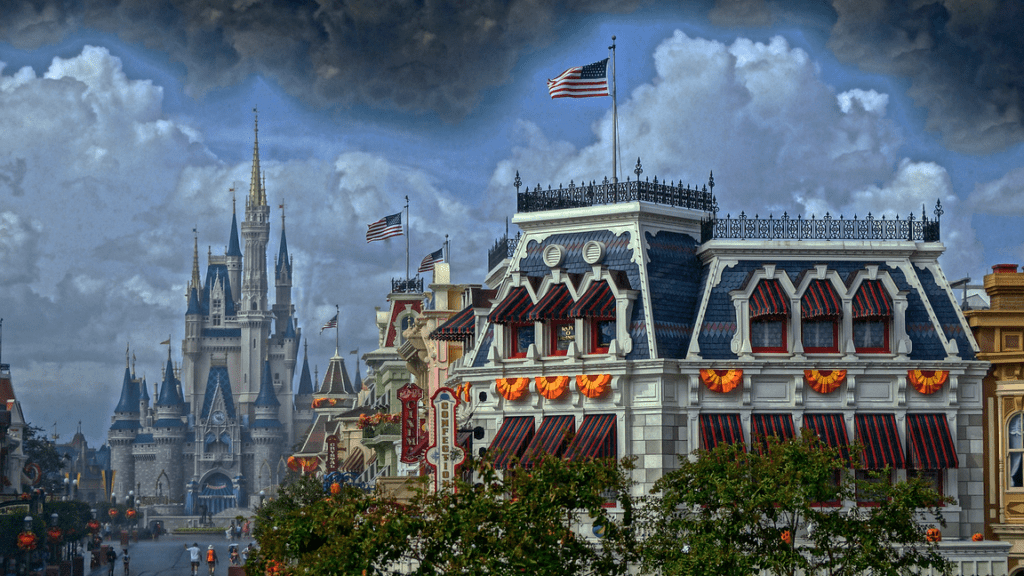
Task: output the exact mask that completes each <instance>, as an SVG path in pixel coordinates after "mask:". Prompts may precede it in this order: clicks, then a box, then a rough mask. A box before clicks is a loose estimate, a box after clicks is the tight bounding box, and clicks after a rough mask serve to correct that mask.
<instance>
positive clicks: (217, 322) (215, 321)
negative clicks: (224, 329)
mask: <svg viewBox="0 0 1024 576" xmlns="http://www.w3.org/2000/svg"><path fill="white" fill-rule="evenodd" d="M213 325H214V326H220V314H214V315H213Z"/></svg>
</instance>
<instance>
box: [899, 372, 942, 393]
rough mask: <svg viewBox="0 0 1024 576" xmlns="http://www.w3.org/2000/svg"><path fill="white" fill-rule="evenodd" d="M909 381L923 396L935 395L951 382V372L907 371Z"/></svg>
mask: <svg viewBox="0 0 1024 576" xmlns="http://www.w3.org/2000/svg"><path fill="white" fill-rule="evenodd" d="M907 380H910V384H911V385H912V386H913V387H914V390H917V391H918V392H920V393H921V394H934V393H936V392H938V391H939V390H941V389H942V386H943V385H944V384H945V383H946V381H947V380H949V370H907Z"/></svg>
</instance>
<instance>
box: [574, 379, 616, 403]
mask: <svg viewBox="0 0 1024 576" xmlns="http://www.w3.org/2000/svg"><path fill="white" fill-rule="evenodd" d="M611 381H612V375H611V374H593V375H588V374H580V375H578V376H576V387H577V388H579V389H580V394H583V395H584V396H586V397H587V398H597V397H599V396H601V395H603V394H604V393H605V392H607V391H608V389H609V388H610V387H611V386H610V384H611Z"/></svg>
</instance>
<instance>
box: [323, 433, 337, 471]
mask: <svg viewBox="0 0 1024 576" xmlns="http://www.w3.org/2000/svg"><path fill="white" fill-rule="evenodd" d="M324 442H326V443H327V458H326V460H324V466H325V467H326V471H327V473H328V474H330V473H331V472H335V471H337V470H338V437H337V436H335V435H334V434H331V435H330V436H328V437H327V438H326V439H325V440H324Z"/></svg>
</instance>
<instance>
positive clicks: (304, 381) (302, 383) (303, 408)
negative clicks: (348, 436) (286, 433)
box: [294, 341, 314, 438]
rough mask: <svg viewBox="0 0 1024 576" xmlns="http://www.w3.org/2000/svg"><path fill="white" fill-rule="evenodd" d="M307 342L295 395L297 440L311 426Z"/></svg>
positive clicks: (310, 390) (310, 380)
mask: <svg viewBox="0 0 1024 576" xmlns="http://www.w3.org/2000/svg"><path fill="white" fill-rule="evenodd" d="M308 347H309V342H308V341H307V342H306V344H305V346H304V347H303V350H302V372H301V373H300V374H299V389H298V391H297V392H296V393H295V418H294V421H295V426H294V427H295V433H296V434H297V435H298V437H299V438H302V437H304V436H305V435H306V432H307V431H308V430H309V427H310V426H311V425H312V424H313V416H314V414H313V406H312V405H313V379H312V378H311V377H310V376H309V352H308V351H307V348H308Z"/></svg>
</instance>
